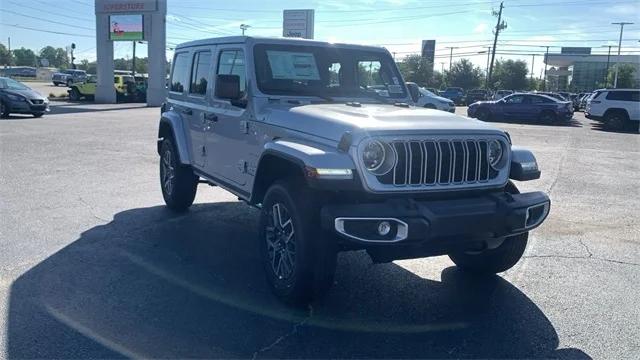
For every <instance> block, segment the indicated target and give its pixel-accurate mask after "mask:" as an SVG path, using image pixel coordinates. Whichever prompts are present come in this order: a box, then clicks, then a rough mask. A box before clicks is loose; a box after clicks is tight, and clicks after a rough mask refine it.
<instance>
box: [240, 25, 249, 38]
mask: <svg viewBox="0 0 640 360" xmlns="http://www.w3.org/2000/svg"><path fill="white" fill-rule="evenodd" d="M250 27H251V25H247V24H240V29H241V30H242V36H244V31H245V30H247V29H248V28H250Z"/></svg>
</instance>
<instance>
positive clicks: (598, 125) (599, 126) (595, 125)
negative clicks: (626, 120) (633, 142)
mask: <svg viewBox="0 0 640 360" xmlns="http://www.w3.org/2000/svg"><path fill="white" fill-rule="evenodd" d="M590 125H591V130H595V131H602V132H608V133H620V134H638V132H639V129H638V127H636V128H635V129H613V128H611V127H610V126H607V124H605V123H602V122H599V121H591V124H590Z"/></svg>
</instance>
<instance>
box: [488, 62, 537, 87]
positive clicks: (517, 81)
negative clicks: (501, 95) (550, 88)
mask: <svg viewBox="0 0 640 360" xmlns="http://www.w3.org/2000/svg"><path fill="white" fill-rule="evenodd" d="M528 72H529V70H528V66H527V63H526V62H524V61H522V60H516V61H514V60H498V61H497V62H496V65H495V68H494V70H493V76H492V79H491V82H492V84H491V86H492V87H493V88H494V89H509V90H523V89H526V88H528V87H529V83H528V82H527V73H528Z"/></svg>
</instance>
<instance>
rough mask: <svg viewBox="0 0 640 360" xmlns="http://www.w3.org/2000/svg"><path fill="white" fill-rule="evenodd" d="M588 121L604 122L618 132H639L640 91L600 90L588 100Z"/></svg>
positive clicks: (586, 112) (586, 113)
mask: <svg viewBox="0 0 640 360" xmlns="http://www.w3.org/2000/svg"><path fill="white" fill-rule="evenodd" d="M584 113H585V116H586V117H587V119H593V120H598V121H602V122H604V123H605V124H606V125H607V126H609V127H611V128H614V129H618V130H632V131H633V130H636V131H637V130H638V124H640V89H600V90H596V91H595V92H594V93H593V95H591V97H590V98H589V99H588V100H587V107H586V109H585V112H584Z"/></svg>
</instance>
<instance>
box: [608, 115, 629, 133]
mask: <svg viewBox="0 0 640 360" xmlns="http://www.w3.org/2000/svg"><path fill="white" fill-rule="evenodd" d="M604 123H605V124H606V125H607V127H608V128H611V129H614V130H628V129H629V130H630V121H629V117H628V116H627V114H626V113H625V112H624V111H609V112H607V113H606V114H605V116H604Z"/></svg>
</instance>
